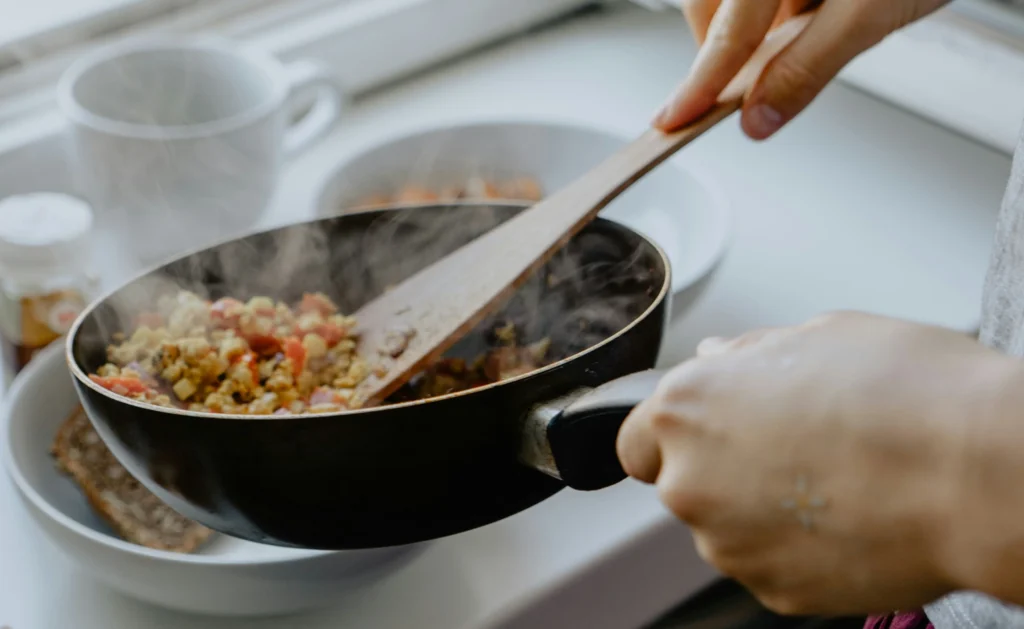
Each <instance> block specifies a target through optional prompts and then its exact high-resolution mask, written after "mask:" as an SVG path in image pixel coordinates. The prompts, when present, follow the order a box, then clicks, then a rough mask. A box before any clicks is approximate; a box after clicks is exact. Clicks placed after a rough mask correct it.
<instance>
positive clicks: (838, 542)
mask: <svg viewBox="0 0 1024 629" xmlns="http://www.w3.org/2000/svg"><path fill="white" fill-rule="evenodd" d="M1017 365H1018V363H1017V362H1016V361H1014V360H1012V359H1010V358H1006V357H1004V356H1003V355H1002V354H999V353H997V352H995V351H993V350H990V349H988V348H986V347H984V346H983V345H981V344H979V343H977V342H976V341H974V340H973V339H971V338H970V337H968V336H966V335H963V334H960V333H957V332H953V331H948V330H944V329H940V328H933V327H927V326H921V325H915V324H911V323H907V322H903V321H897V320H892V319H886V318H882V317H876V316H870V315H863V314H853V313H847V314H838V315H830V316H826V317H821V318H818V319H815V320H813V321H811V322H808V323H806V324H804V325H801V326H797V327H792V328H783V329H773V330H764V331H758V332H753V333H750V334H747V335H744V336H741V337H739V338H737V339H735V340H731V341H724V340H716V339H712V340H708V341H705V342H704V343H703V344H701V346H700V349H699V352H698V357H697V358H695V359H693V360H691V361H689V362H687V363H684V364H683V365H681V366H679V367H677V368H676V369H674V370H673V371H671V372H670V373H669V374H668V375H667V376H665V378H664V379H663V380H662V382H661V383H660V385H659V388H658V391H657V393H656V394H655V395H654V396H653V397H651V398H650V399H648V400H646V401H645V402H644V403H642V404H641V405H640V406H638V407H637V408H636V410H635V411H634V412H633V414H632V415H631V416H630V417H629V419H627V421H626V423H625V424H624V425H623V427H622V430H621V432H620V433H619V441H618V451H619V457H620V459H621V461H622V464H623V466H624V468H625V469H626V471H627V472H628V473H629V474H630V475H631V476H633V477H635V478H637V479H639V480H641V481H645V482H648V483H656V484H657V488H658V490H659V494H660V496H661V499H662V500H663V501H664V503H665V504H666V506H668V508H669V509H671V510H672V511H673V512H674V513H675V514H676V515H677V516H678V517H679V518H681V519H682V520H684V521H685V522H687V523H688V524H689V525H690V526H691V528H692V531H693V535H694V540H695V542H696V546H697V549H698V551H699V552H700V554H701V556H702V557H704V559H705V560H707V561H708V562H709V563H711V564H712V565H714V566H716V567H717V568H718V569H719V570H720V571H722V572H723V573H724V574H725V575H727V576H730V577H733V578H735V579H736V580H737V581H739V582H741V583H743V584H744V585H745V586H747V587H748V588H749V589H750V590H751V591H752V592H753V593H754V595H756V596H757V597H758V598H759V599H760V600H761V601H762V602H763V603H764V604H765V605H767V606H768V607H769V608H770V609H773V610H775V611H778V612H782V613H801V614H802V613H814V614H819V613H820V614H847V613H849V614H853V613H876V612H888V611H892V610H894V609H905V608H911V607H915V606H919V605H922V604H924V603H926V602H929V601H931V600H934V599H935V598H937V597H938V596H940V595H942V594H945V593H947V592H949V591H951V590H953V589H955V587H954V586H956V585H958V583H957V581H956V579H955V578H954V577H953V576H951V575H952V574H953V572H954V571H953V570H952V568H951V565H952V563H951V561H952V560H950V561H947V559H949V557H948V552H949V549H951V548H953V547H954V545H953V544H951V543H950V542H951V541H952V540H951V539H950V538H949V537H948V536H947V534H948V532H949V531H948V527H949V522H950V520H951V517H952V516H953V512H954V511H956V510H957V508H958V505H959V506H963V505H965V504H968V502H969V501H964V500H962V498H964V496H963V493H960V492H963V491H966V490H963V489H962V486H963V479H964V478H966V477H968V476H971V474H965V468H966V467H967V466H968V463H966V462H965V454H964V452H965V451H966V450H967V448H966V447H965V445H964V444H965V443H966V441H965V440H967V439H968V436H967V433H968V431H967V426H968V425H969V424H970V425H975V427H976V425H977V422H980V421H982V420H983V418H982V417H981V415H982V414H983V413H984V412H985V410H984V409H989V408H992V406H993V404H992V397H991V396H992V393H993V391H996V390H1000V387H1001V386H1002V385H1005V384H1006V383H1007V382H1009V375H1010V374H1012V375H1013V376H1014V377H1017V373H1018V370H1019V367H1018V366H1017ZM1017 388H1018V389H1019V386H1018V387H1017ZM968 420H970V421H968ZM1013 452H1014V453H1017V452H1019V444H1018V447H1017V448H1016V449H1014V450H1013ZM1017 459H1019V457H1018V456H1016V454H1014V456H1013V460H1017ZM977 469H978V468H977V467H976V466H975V467H973V468H971V472H972V473H974V474H975V475H977V474H978V472H977ZM805 525H806V526H805ZM977 532H978V531H976V530H975V533H977ZM973 537H978V536H977V535H974V536H973Z"/></svg>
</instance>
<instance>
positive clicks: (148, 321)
mask: <svg viewBox="0 0 1024 629" xmlns="http://www.w3.org/2000/svg"><path fill="white" fill-rule="evenodd" d="M163 324H164V318H163V317H162V316H160V313H159V312H143V313H141V314H139V317H138V321H136V325H138V327H140V328H141V327H142V326H146V327H147V328H149V329H151V330H155V329H157V328H159V327H161V326H163Z"/></svg>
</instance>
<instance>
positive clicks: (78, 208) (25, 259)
mask: <svg viewBox="0 0 1024 629" xmlns="http://www.w3.org/2000/svg"><path fill="white" fill-rule="evenodd" d="M92 221H93V215H92V208H90V207H89V205H88V204H87V203H85V202H84V201H82V200H81V199H78V198H75V197H72V196H69V195H66V194H58V193H52V192H39V193H33V194H22V195H15V196H11V197H7V198H6V199H3V200H0V266H3V268H4V270H5V271H7V272H8V273H12V274H16V275H28V276H32V277H38V276H43V275H46V274H52V273H63V272H67V270H69V269H70V270H74V269H75V267H76V266H77V265H80V264H82V263H83V262H84V261H85V259H86V257H87V255H88V250H89V249H88V246H89V242H88V237H89V234H90V231H91V229H92Z"/></svg>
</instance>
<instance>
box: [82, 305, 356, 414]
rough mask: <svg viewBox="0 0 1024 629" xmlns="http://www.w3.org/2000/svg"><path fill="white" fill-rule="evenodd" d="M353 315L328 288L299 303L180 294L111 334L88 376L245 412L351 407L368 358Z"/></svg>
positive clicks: (171, 401) (130, 392)
mask: <svg viewBox="0 0 1024 629" xmlns="http://www.w3.org/2000/svg"><path fill="white" fill-rule="evenodd" d="M354 327H355V320H354V319H352V318H351V317H346V316H344V315H342V314H340V313H338V309H337V307H336V306H335V305H334V304H333V303H332V302H331V300H330V299H328V298H327V297H326V296H325V295H322V294H319V293H317V294H307V295H305V296H304V297H303V298H302V301H301V302H299V303H298V304H297V305H296V306H295V307H290V306H288V305H287V304H284V303H281V302H275V301H274V300H272V299H270V298H268V297H254V298H252V299H250V300H249V301H248V302H246V303H243V302H241V301H239V300H237V299H232V298H230V297H225V298H223V299H219V300H217V301H215V302H213V303H210V302H208V301H206V300H204V299H202V298H200V297H199V296H198V295H195V294H194V293H190V292H187V291H182V292H180V293H179V294H178V295H177V296H176V297H171V298H164V299H161V300H160V303H159V304H158V308H157V311H156V312H148V313H144V314H142V315H141V316H140V317H139V318H138V322H137V327H136V329H135V331H134V332H133V333H132V335H131V336H130V337H128V338H124V337H123V336H122V337H121V338H117V337H115V344H114V345H111V346H110V347H108V349H107V360H108V361H109V362H108V363H107V364H105V365H103V366H102V367H100V368H99V369H98V370H97V373H96V374H92V375H90V377H91V378H92V380H93V381H94V382H96V383H97V384H99V385H100V386H103V387H105V388H107V389H110V390H111V391H113V392H115V393H118V394H120V395H124V396H127V397H130V398H133V399H136V400H140V401H144V402H149V403H151V404H156V405H159V406H173V407H179V408H188V409H190V410H194V411H206V412H213V413H235V414H244V415H271V414H277V415H286V414H294V413H306V412H311V413H327V412H334V411H339V410H343V409H345V408H348V405H349V402H350V398H351V395H352V391H353V389H354V388H355V386H356V385H357V384H359V383H360V382H361V381H362V380H363V379H364V378H366V376H367V375H369V365H367V363H366V361H364V360H362V359H361V358H360V357H358V356H356V354H355V348H356V342H355V339H353V338H352V336H351V333H352V330H353V328H354Z"/></svg>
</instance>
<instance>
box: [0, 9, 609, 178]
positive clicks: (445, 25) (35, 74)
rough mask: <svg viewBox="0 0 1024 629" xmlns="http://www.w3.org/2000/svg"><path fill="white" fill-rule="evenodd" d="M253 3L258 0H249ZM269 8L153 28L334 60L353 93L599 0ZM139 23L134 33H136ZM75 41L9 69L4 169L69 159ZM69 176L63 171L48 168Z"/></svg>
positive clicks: (1, 132)
mask: <svg viewBox="0 0 1024 629" xmlns="http://www.w3.org/2000/svg"><path fill="white" fill-rule="evenodd" d="M238 3H239V4H243V3H244V4H248V5H250V6H251V5H252V4H253V0H239V2H238ZM267 4H270V5H271V6H269V7H268V8H267V9H266V10H264V11H246V12H243V13H242V14H237V13H234V12H232V11H231V6H230V5H231V3H230V2H228V3H218V4H216V5H213V6H210V7H196V8H195V9H194V11H189V12H185V13H183V14H181V15H176V16H174V18H173V19H170V20H168V21H167V22H166V23H164V22H161V23H158V24H157V25H155V26H151V27H150V28H149V30H158V31H168V30H170V31H180V30H203V31H206V32H214V33H218V34H222V35H225V36H228V37H232V38H234V39H237V40H238V41H239V42H240V43H243V44H246V45H250V46H253V47H256V48H259V49H262V50H265V51H268V52H270V53H272V54H275V55H277V56H279V57H281V58H283V59H293V58H296V57H303V56H309V57H315V58H319V59H322V60H323V61H326V62H327V63H329V64H330V65H331V66H332V67H334V68H335V70H336V71H337V73H338V78H339V80H340V82H341V83H342V84H343V85H345V86H347V87H348V89H349V91H350V93H351V95H358V94H360V93H363V92H366V91H368V90H370V89H373V88H375V87H378V86H381V85H384V84H387V83H389V82H391V81H394V80H396V79H398V78H400V77H403V76H406V75H408V74H411V73H413V72H415V71H417V70H421V69H424V68H427V67H429V66H431V65H434V64H436V63H438V62H440V61H443V60H445V59H448V58H451V57H453V56H456V55H458V54H460V53H464V52H466V51H469V50H471V49H474V48H476V47H479V46H481V45H484V44H487V43H489V42H492V41H495V40H497V39H500V38H502V37H505V36H509V35H512V34H514V33H517V32H521V31H524V30H525V29H528V28H529V27H531V26H534V25H537V24H541V23H543V22H546V21H548V20H551V19H554V18H556V17H558V16H559V15H562V14H565V13H568V12H571V11H572V10H574V9H576V8H579V7H582V6H584V5H587V4H590V0H516V1H515V2H508V1H507V0H346V1H344V2H339V1H338V0H331V1H330V2H328V1H326V0H294V1H293V2H291V3H289V4H287V5H283V6H282V5H279V4H276V3H271V2H267ZM137 34H138V33H135V32H133V33H129V34H128V35H129V36H136V35H137ZM73 57H74V51H69V52H67V53H64V54H62V55H58V56H56V57H55V58H53V59H47V60H45V61H42V62H40V63H38V64H34V65H33V66H32V67H29V68H26V70H25V71H24V72H22V73H19V74H16V75H14V76H3V77H0V170H4V171H7V172H10V170H14V171H24V173H25V175H26V184H25V185H26V186H27V187H28V189H34V188H35V187H38V186H41V185H42V186H45V185H46V179H45V178H43V173H37V172H35V170H34V168H33V164H39V163H40V159H43V158H45V160H46V161H48V162H49V163H51V164H52V163H55V162H61V161H63V160H62V159H58V156H57V153H58V152H59V151H60V150H61V148H60V145H59V144H60V143H59V135H60V132H61V130H62V128H63V124H64V123H63V119H62V118H61V116H60V114H59V112H58V111H57V109H56V106H55V102H54V98H53V86H54V85H55V83H56V80H57V78H58V77H59V75H60V72H61V71H63V69H64V68H65V67H66V66H67V64H68V63H70V61H71V59H73ZM46 176H48V177H50V178H51V179H52V178H57V179H59V178H61V177H62V176H63V175H62V174H61V173H53V172H51V173H46Z"/></svg>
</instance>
